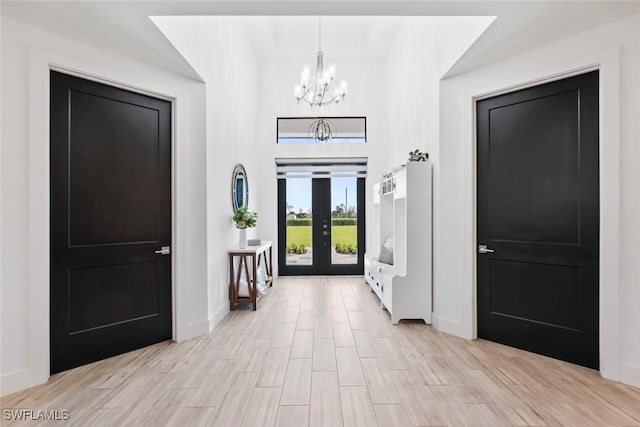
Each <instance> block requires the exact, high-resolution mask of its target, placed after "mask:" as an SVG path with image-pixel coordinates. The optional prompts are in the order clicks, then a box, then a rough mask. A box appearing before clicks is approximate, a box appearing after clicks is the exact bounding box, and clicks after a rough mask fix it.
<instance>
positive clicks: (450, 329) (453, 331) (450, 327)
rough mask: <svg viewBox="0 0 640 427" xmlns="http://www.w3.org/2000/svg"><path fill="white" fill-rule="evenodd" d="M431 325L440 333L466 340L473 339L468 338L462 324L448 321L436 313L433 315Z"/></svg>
mask: <svg viewBox="0 0 640 427" xmlns="http://www.w3.org/2000/svg"><path fill="white" fill-rule="evenodd" d="M431 325H432V326H433V327H434V328H435V329H436V330H437V331H439V332H443V333H445V334H449V335H454V336H456V337H460V338H464V339H471V337H470V336H467V335H468V334H466V333H465V331H464V328H463V327H462V322H459V321H456V320H451V319H447V318H446V317H441V316H438V315H437V314H436V313H432V315H431Z"/></svg>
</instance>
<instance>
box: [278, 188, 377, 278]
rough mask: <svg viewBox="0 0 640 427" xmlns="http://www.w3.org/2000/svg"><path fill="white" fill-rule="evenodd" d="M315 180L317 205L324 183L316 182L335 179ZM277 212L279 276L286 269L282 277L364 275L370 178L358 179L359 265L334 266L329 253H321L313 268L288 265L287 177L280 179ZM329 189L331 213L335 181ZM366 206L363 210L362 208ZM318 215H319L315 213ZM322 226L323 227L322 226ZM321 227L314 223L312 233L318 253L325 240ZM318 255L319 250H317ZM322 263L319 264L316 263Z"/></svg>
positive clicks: (314, 191) (357, 237) (310, 266)
mask: <svg viewBox="0 0 640 427" xmlns="http://www.w3.org/2000/svg"><path fill="white" fill-rule="evenodd" d="M309 179H311V188H312V190H311V194H312V196H311V200H312V205H313V197H314V195H315V194H316V186H318V185H321V184H320V183H316V182H314V180H315V179H326V180H330V179H331V178H322V177H316V178H309ZM277 181H278V182H277V187H278V188H277V209H278V213H277V215H276V221H277V228H278V230H277V234H278V247H277V258H278V274H281V272H282V271H283V270H289V272H288V273H287V274H282V276H347V275H362V274H364V252H365V251H364V248H365V247H366V217H367V212H366V205H365V203H366V178H356V189H357V190H356V191H357V204H358V214H357V221H358V229H357V234H356V240H357V243H358V248H363V249H362V250H360V249H359V250H358V258H357V259H358V263H357V264H346V265H341V264H331V256H329V257H328V259H325V258H326V255H327V254H326V253H323V254H318V258H315V259H314V264H312V265H309V266H287V265H286V262H287V256H286V255H287V254H286V253H285V248H286V244H287V233H286V229H287V227H286V221H287V212H286V210H287V209H286V199H287V197H286V182H287V180H286V178H284V179H278V180H277ZM327 184H328V186H329V189H328V191H329V201H328V204H329V210H330V211H331V209H332V207H331V182H330V181H329V182H328V183H327ZM360 207H362V208H360ZM314 210H315V209H314V207H313V206H312V211H314ZM314 214H317V212H314ZM318 225H319V224H318ZM320 231H321V229H320V228H317V229H316V222H313V226H312V228H311V232H312V235H313V246H314V248H313V250H314V251H316V249H317V247H318V245H317V243H318V242H319V241H320V240H321V239H322V237H321V236H320V234H319V232H320ZM316 252H317V251H316ZM315 261H317V262H318V264H316V262H315ZM323 261H324V263H325V265H326V266H327V268H328V269H327V271H322V267H323V265H321V264H322V262H323Z"/></svg>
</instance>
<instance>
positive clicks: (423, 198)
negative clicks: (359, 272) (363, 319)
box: [364, 161, 432, 324]
mask: <svg viewBox="0 0 640 427" xmlns="http://www.w3.org/2000/svg"><path fill="white" fill-rule="evenodd" d="M390 180H392V182H393V186H392V191H389V192H387V193H385V194H382V195H381V194H380V189H381V188H382V184H381V183H380V182H378V183H376V184H375V185H374V205H373V219H372V224H371V226H372V227H374V230H373V231H374V232H373V233H372V235H373V244H372V245H371V246H370V248H371V249H372V251H373V253H366V254H365V266H364V271H365V279H366V280H367V282H368V283H369V286H371V289H372V290H373V291H374V292H375V293H376V295H378V297H379V298H380V303H381V305H382V306H383V307H385V308H386V309H387V310H388V311H389V313H390V314H391V322H392V323H394V324H395V323H398V322H399V321H400V320H401V319H423V320H424V321H425V322H426V323H431V306H432V297H431V288H432V205H431V193H432V165H431V163H430V162H428V161H427V162H409V163H408V164H407V167H406V168H397V169H395V171H394V174H393V177H392V178H390V179H387V180H385V182H386V181H390ZM376 195H377V197H376ZM387 237H392V238H393V254H394V264H393V265H392V266H391V265H387V264H381V263H379V262H378V261H377V257H378V253H379V250H380V247H381V246H382V244H384V242H385V241H386V239H387Z"/></svg>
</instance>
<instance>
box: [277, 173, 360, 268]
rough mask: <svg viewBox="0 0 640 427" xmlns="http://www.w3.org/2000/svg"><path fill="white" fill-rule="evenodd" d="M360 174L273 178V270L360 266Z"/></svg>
mask: <svg viewBox="0 0 640 427" xmlns="http://www.w3.org/2000/svg"><path fill="white" fill-rule="evenodd" d="M364 181H365V179H364V178H360V177H355V176H353V177H328V178H312V177H308V176H307V177H295V176H293V177H288V178H281V179H279V180H278V267H279V274H280V275H283V276H292V275H350V274H353V275H357V274H363V271H364V230H365V228H364V227H365V216H364V206H365V204H364V192H365V188H364V185H365V184H364Z"/></svg>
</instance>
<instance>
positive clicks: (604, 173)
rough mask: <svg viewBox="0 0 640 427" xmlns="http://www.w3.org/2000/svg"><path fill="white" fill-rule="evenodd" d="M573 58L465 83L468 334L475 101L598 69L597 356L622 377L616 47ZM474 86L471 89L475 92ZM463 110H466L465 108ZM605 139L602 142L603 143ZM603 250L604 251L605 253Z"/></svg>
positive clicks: (473, 323) (473, 306) (473, 332)
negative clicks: (495, 80)
mask: <svg viewBox="0 0 640 427" xmlns="http://www.w3.org/2000/svg"><path fill="white" fill-rule="evenodd" d="M575 62H576V63H574V64H565V65H564V66H560V68H559V69H554V70H553V71H550V72H546V73H541V74H538V76H537V77H533V78H531V79H529V80H526V81H524V82H521V83H515V84H513V85H508V86H501V87H496V88H494V89H492V90H484V91H473V90H470V89H468V90H467V91H466V93H465V97H464V99H468V100H469V101H470V104H471V105H470V109H469V110H466V111H467V114H469V115H470V117H467V119H468V121H467V123H468V124H469V126H468V127H465V128H464V129H463V133H464V137H465V138H464V144H465V145H466V148H467V150H463V152H464V153H463V166H464V168H465V175H464V176H463V185H464V187H465V192H467V196H468V197H467V198H466V202H465V203H468V204H469V209H466V210H465V215H464V216H465V217H466V221H465V224H464V228H465V230H464V233H463V236H464V238H465V241H466V242H467V243H466V245H465V246H466V250H465V255H464V258H465V261H464V264H465V266H466V268H468V270H467V271H466V274H468V279H469V283H470V284H471V286H470V287H469V288H468V291H469V292H468V293H466V294H465V300H466V302H465V307H466V310H468V311H467V313H468V314H469V315H470V319H469V320H470V322H469V325H470V327H471V329H470V331H468V333H466V334H465V335H470V337H471V338H472V339H477V338H478V314H477V287H478V282H477V245H478V242H477V134H476V133H477V126H476V125H477V124H476V117H477V116H476V114H477V111H476V104H477V102H478V101H480V100H483V99H486V98H491V97H494V96H497V95H501V94H505V93H509V92H514V91H517V90H521V89H526V88H529V87H532V86H537V85H540V84H544V83H549V82H552V81H556V80H561V79H564V78H567V77H572V76H576V75H578V74H584V73H587V72H590V71H595V70H598V71H599V135H598V144H599V161H600V170H599V180H600V187H599V191H600V236H599V253H600V257H599V267H600V273H599V287H600V292H599V325H600V327H599V357H600V372H601V373H602V375H603V376H604V377H607V378H611V379H619V378H620V369H621V367H620V349H619V344H618V336H619V332H620V320H619V316H618V308H619V301H620V289H619V274H620V273H619V271H620V270H619V264H620V263H619V256H618V255H619V242H620V230H619V228H618V226H617V225H618V221H617V219H618V218H619V214H620V180H619V174H618V168H619V164H620V140H619V129H620V126H619V124H620V118H619V106H618V105H619V99H620V93H619V92H620V84H619V68H620V65H619V64H620V61H619V52H618V50H617V49H608V50H604V51H599V52H596V53H595V54H592V55H588V56H587V57H586V58H585V57H582V58H578V59H577V60H576V61H575ZM474 92H475V93H474ZM463 114H464V113H463ZM604 141H606V147H605V144H604ZM605 254H606V255H607V256H603V255H605Z"/></svg>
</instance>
